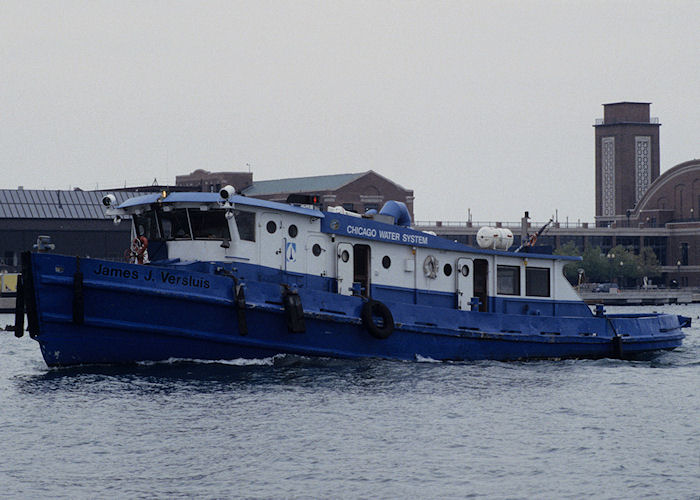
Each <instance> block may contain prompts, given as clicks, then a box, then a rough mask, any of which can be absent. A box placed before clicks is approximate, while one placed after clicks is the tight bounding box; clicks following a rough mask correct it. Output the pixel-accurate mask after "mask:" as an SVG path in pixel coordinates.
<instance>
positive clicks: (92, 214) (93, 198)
mask: <svg viewBox="0 0 700 500" xmlns="http://www.w3.org/2000/svg"><path fill="white" fill-rule="evenodd" d="M106 194H108V193H106V192H103V191H62V190H55V189H51V190H49V189H0V218H2V219H35V218H40V219H105V218H110V217H108V216H106V215H105V212H104V210H105V207H104V206H103V205H102V198H103V197H104V196H105V195H106ZM112 194H114V196H115V197H116V198H117V201H118V202H119V203H121V202H123V201H124V200H126V199H128V198H131V197H132V196H135V193H131V192H128V191H121V192H120V191H115V192H113V193H112Z"/></svg>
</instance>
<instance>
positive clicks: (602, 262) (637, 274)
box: [554, 242, 661, 287]
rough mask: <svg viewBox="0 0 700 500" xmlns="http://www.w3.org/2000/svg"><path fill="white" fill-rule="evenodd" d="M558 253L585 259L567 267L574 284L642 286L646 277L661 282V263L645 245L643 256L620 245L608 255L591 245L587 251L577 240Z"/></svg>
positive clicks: (560, 249) (567, 272)
mask: <svg viewBox="0 0 700 500" xmlns="http://www.w3.org/2000/svg"><path fill="white" fill-rule="evenodd" d="M554 253H555V254H557V255H575V256H580V257H582V258H583V260H582V261H580V262H572V263H570V264H567V265H566V266H565V267H564V275H565V276H566V278H567V279H568V280H569V282H570V283H571V284H573V285H578V284H581V283H618V284H619V285H620V286H621V287H622V286H639V285H641V284H642V283H643V281H644V278H645V277H646V278H647V279H648V280H649V283H651V282H652V281H653V282H654V283H658V282H659V281H660V280H659V278H660V277H661V266H660V265H659V259H658V258H657V257H656V253H654V250H652V249H651V247H642V248H641V249H640V251H639V255H636V254H635V253H634V252H632V251H630V250H629V249H628V248H626V247H624V246H622V245H617V246H616V247H614V248H612V249H611V250H610V251H609V252H608V253H607V254H606V253H603V251H602V250H601V249H600V247H589V248H586V250H584V251H583V252H581V250H580V249H579V248H578V247H577V246H576V245H575V244H574V243H573V242H568V243H567V244H565V245H563V246H561V247H559V248H558V249H557V250H556V251H555V252H554Z"/></svg>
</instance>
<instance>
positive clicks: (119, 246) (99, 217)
mask: <svg viewBox="0 0 700 500" xmlns="http://www.w3.org/2000/svg"><path fill="white" fill-rule="evenodd" d="M105 194H106V193H104V192H102V191H80V190H73V191H64V190H55V189H54V190H48V189H0V260H2V262H0V264H3V263H4V264H6V265H8V266H13V267H19V265H20V259H19V256H20V253H21V252H23V251H25V250H31V249H32V247H33V245H34V244H35V243H36V242H37V239H38V237H39V236H50V237H51V241H52V243H53V244H54V245H55V246H56V249H58V250H60V252H61V253H63V254H67V255H77V256H81V257H87V256H93V257H101V258H107V259H115V260H118V259H121V258H122V256H123V252H124V249H125V248H127V247H128V245H129V235H130V233H129V224H118V225H115V224H114V221H113V220H112V218H111V217H108V216H106V215H105V213H104V206H103V205H102V198H103V197H104V196H105ZM115 196H116V198H117V200H120V201H123V200H126V199H127V198H130V197H132V196H135V195H134V194H131V193H128V192H118V193H115Z"/></svg>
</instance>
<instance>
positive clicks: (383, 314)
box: [360, 299, 394, 340]
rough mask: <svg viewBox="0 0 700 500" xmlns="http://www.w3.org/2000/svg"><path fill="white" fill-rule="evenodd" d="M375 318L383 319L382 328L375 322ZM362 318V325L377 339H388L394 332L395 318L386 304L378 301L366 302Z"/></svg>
mask: <svg viewBox="0 0 700 500" xmlns="http://www.w3.org/2000/svg"><path fill="white" fill-rule="evenodd" d="M375 316H378V317H380V318H381V319H382V324H381V326H380V325H378V324H377V323H376V322H375V321H374V318H375ZM360 318H362V324H363V325H364V327H365V328H366V329H367V331H368V332H369V333H370V335H372V337H374V338H376V339H382V340H383V339H387V338H389V336H390V335H391V334H392V333H393V331H394V317H393V316H392V314H391V311H390V310H389V308H388V307H387V306H386V304H383V303H382V302H379V301H378V300H372V299H369V300H368V301H367V302H365V303H364V304H363V305H362V313H361V314H360Z"/></svg>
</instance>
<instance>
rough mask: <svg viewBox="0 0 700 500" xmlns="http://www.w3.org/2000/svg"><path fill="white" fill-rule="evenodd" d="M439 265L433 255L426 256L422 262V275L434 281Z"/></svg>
mask: <svg viewBox="0 0 700 500" xmlns="http://www.w3.org/2000/svg"><path fill="white" fill-rule="evenodd" d="M439 265H440V263H439V262H438V260H437V257H435V256H434V255H428V256H427V257H426V258H425V260H424V261H423V274H425V277H426V278H430V279H435V278H436V277H437V273H438V266H439Z"/></svg>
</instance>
